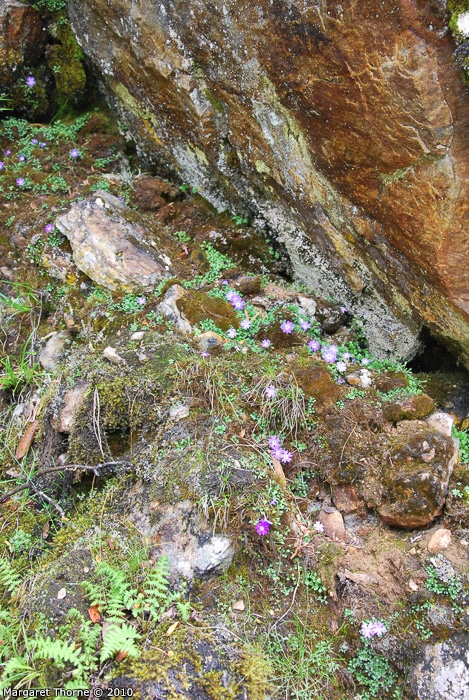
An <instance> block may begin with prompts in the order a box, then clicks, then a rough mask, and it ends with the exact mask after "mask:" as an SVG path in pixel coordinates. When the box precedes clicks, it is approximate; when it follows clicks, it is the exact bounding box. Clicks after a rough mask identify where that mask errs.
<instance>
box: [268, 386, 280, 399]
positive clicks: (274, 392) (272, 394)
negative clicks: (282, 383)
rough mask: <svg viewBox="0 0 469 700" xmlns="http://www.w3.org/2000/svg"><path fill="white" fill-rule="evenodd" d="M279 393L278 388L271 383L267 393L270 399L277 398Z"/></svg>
mask: <svg viewBox="0 0 469 700" xmlns="http://www.w3.org/2000/svg"><path fill="white" fill-rule="evenodd" d="M277 394H278V389H277V387H275V386H274V385H273V384H269V386H267V387H266V389H265V395H266V396H267V398H268V399H275V397H276V396H277Z"/></svg>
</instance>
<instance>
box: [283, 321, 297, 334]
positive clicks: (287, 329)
mask: <svg viewBox="0 0 469 700" xmlns="http://www.w3.org/2000/svg"><path fill="white" fill-rule="evenodd" d="M280 328H281V330H282V331H283V332H284V333H286V334H287V335H289V334H290V333H292V332H293V329H294V328H295V326H294V325H293V323H292V322H291V321H284V322H283V323H282V324H281V325H280Z"/></svg>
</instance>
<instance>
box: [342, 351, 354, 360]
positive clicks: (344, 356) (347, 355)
mask: <svg viewBox="0 0 469 700" xmlns="http://www.w3.org/2000/svg"><path fill="white" fill-rule="evenodd" d="M351 357H352V356H351V354H350V353H349V352H343V353H342V359H343V360H344V362H348V361H349V360H350V358H351Z"/></svg>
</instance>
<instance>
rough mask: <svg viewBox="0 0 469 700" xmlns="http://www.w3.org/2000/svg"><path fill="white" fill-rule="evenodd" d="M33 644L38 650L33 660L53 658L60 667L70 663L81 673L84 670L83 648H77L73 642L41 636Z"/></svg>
mask: <svg viewBox="0 0 469 700" xmlns="http://www.w3.org/2000/svg"><path fill="white" fill-rule="evenodd" d="M32 646H33V647H34V648H35V650H36V651H35V653H34V655H33V660H36V659H52V661H54V662H55V663H56V664H57V666H59V667H63V666H65V664H66V663H70V664H72V665H73V666H74V667H75V669H76V670H77V671H78V672H79V673H82V672H83V671H84V666H83V657H82V654H81V649H80V648H78V649H76V648H75V644H74V643H73V642H65V641H63V640H61V639H51V638H50V637H45V638H44V637H39V638H38V639H36V640H35V641H34V642H33V644H32Z"/></svg>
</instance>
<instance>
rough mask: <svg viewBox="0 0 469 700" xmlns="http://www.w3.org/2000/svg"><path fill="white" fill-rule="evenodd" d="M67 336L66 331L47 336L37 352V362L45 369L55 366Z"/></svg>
mask: <svg viewBox="0 0 469 700" xmlns="http://www.w3.org/2000/svg"><path fill="white" fill-rule="evenodd" d="M67 338H68V333H67V331H60V333H55V334H54V335H53V336H52V337H51V338H49V340H48V341H47V343H46V344H45V346H44V348H43V349H42V350H41V352H40V354H39V362H40V364H41V366H42V367H43V368H44V369H45V370H53V369H55V368H56V366H57V362H58V361H59V357H60V355H61V354H62V351H63V349H64V347H65V341H66V340H67Z"/></svg>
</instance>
